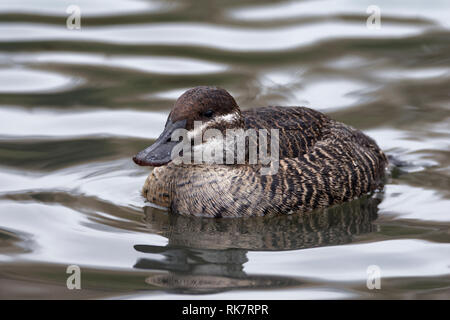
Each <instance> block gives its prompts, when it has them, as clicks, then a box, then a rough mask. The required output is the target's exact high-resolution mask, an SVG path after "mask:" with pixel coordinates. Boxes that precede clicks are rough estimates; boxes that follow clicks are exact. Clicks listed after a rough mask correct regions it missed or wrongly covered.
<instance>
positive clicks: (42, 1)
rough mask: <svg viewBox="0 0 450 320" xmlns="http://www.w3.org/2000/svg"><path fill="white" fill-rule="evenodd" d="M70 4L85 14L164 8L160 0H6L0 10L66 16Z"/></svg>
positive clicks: (133, 11)
mask: <svg viewBox="0 0 450 320" xmlns="http://www.w3.org/2000/svg"><path fill="white" fill-rule="evenodd" d="M70 5H76V6H79V7H80V9H81V14H82V15H86V16H93V15H95V16H99V15H110V14H125V13H140V12H143V11H155V10H162V9H163V8H164V6H163V3H162V2H160V1H155V0H153V1H151V0H145V1H141V0H114V1H110V0H39V1H36V0H7V1H2V2H1V3H0V12H23V13H31V14H36V13H40V14H48V15H57V16H68V14H67V13H66V9H67V7H69V6H70Z"/></svg>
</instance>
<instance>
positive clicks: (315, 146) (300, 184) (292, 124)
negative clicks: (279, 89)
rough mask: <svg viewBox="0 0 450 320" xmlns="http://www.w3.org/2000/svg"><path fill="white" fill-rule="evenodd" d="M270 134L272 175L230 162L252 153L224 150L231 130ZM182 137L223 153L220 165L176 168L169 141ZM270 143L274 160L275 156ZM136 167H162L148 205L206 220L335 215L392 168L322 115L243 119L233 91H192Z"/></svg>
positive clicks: (286, 113)
mask: <svg viewBox="0 0 450 320" xmlns="http://www.w3.org/2000/svg"><path fill="white" fill-rule="evenodd" d="M196 121H201V122H202V125H201V126H200V127H194V125H195V122H196ZM272 129H276V130H277V131H275V132H278V134H279V139H275V140H276V141H277V142H279V143H278V145H279V148H277V147H276V146H275V144H274V148H275V149H276V151H278V155H279V161H278V157H277V156H276V158H277V159H275V161H274V162H275V163H276V169H275V170H274V172H271V173H274V174H270V175H266V174H267V172H266V173H263V171H264V172H265V169H267V168H265V167H264V166H263V165H262V164H263V163H262V162H264V161H262V162H261V161H259V162H251V161H250V160H248V159H247V158H246V159H245V160H244V159H242V158H241V161H240V162H239V161H236V158H235V159H234V161H232V160H233V159H232V157H233V155H231V156H230V157H229V156H228V155H229V154H230V153H231V152H232V153H233V154H234V150H236V149H237V150H238V152H239V150H240V151H241V152H243V149H245V152H249V150H248V148H247V147H245V145H244V146H240V145H238V144H237V142H235V141H238V140H242V139H237V140H234V139H233V140H231V139H228V142H229V143H228V144H227V143H225V141H226V140H227V139H223V137H224V136H226V137H227V138H228V136H227V135H228V134H229V132H230V130H233V132H241V133H242V134H241V138H243V139H245V136H244V134H243V132H244V130H255V131H258V132H259V130H267V131H269V132H270V131H271V130H272ZM180 130H186V131H187V135H186V137H190V138H192V140H191V142H192V141H194V142H195V141H196V140H198V141H199V143H198V144H196V145H195V146H194V148H193V150H194V153H198V152H201V153H202V154H203V155H204V154H205V152H206V154H211V152H210V151H212V153H214V154H215V153H216V152H217V155H216V154H215V155H214V159H215V160H214V161H213V162H214V163H213V164H211V163H207V162H205V161H200V164H185V163H184V164H175V163H174V161H172V160H173V157H172V153H173V152H174V150H177V148H178V147H179V143H178V142H177V141H172V139H171V137H172V135H173V134H177V133H179V132H180ZM239 130H240V131H239ZM207 132H208V133H209V134H205V133H207ZM213 132H214V135H210V133H213ZM219 134H220V135H219ZM274 135H276V134H274ZM218 136H220V137H222V138H218ZM259 139H261V136H259ZM203 140H205V141H203ZM249 140H250V141H256V140H257V139H256V138H255V139H249ZM270 140H272V136H271V138H270ZM258 141H259V142H257V143H256V144H258V146H259V147H261V146H264V143H263V142H261V141H265V140H258ZM271 143H272V142H271ZM271 143H270V149H271V152H272V153H273V152H275V153H276V151H274V150H272V144H271ZM253 145H254V146H255V147H256V145H255V144H253ZM189 148H190V143H189ZM217 150H219V151H217ZM258 150H260V149H258ZM225 151H226V152H225ZM229 151H230V152H229ZM180 152H181V150H179V152H178V153H177V152H175V154H179V153H180ZM247 156H248V153H247ZM259 156H261V153H260V154H259ZM189 158H191V157H189ZM218 158H219V159H218ZM133 160H134V161H135V162H136V163H137V164H139V165H144V166H156V167H157V168H155V169H154V170H153V171H152V173H151V174H150V175H149V177H148V179H147V181H146V183H145V185H144V189H143V193H144V196H145V197H146V198H147V199H148V200H149V201H150V202H153V203H155V204H157V205H160V206H164V207H168V208H170V209H171V210H172V211H173V212H177V213H180V214H184V215H196V216H207V217H225V216H226V217H242V216H245V217H246V216H264V215H267V214H289V213H292V212H297V211H299V212H307V211H311V210H314V209H318V208H324V207H329V206H331V205H334V204H338V203H342V202H345V201H349V200H352V199H354V198H355V197H359V196H361V195H363V194H365V193H368V192H371V191H374V190H375V189H377V188H378V187H379V186H380V185H381V180H382V178H383V177H384V169H385V166H386V163H387V160H386V157H385V156H384V154H383V152H382V151H381V150H380V149H379V147H378V146H377V144H376V143H375V141H373V140H372V139H371V138H369V137H368V136H366V135H365V134H364V133H362V132H361V131H359V130H356V129H354V128H352V127H350V126H348V125H345V124H343V123H340V122H337V121H334V120H332V119H330V118H329V117H328V116H326V115H324V114H323V113H320V112H318V111H315V110H312V109H309V108H304V107H267V108H260V109H254V110H247V111H241V110H240V108H239V106H238V105H237V104H236V101H235V100H234V99H233V97H232V96H231V95H230V94H229V93H228V92H227V91H225V90H223V89H220V88H212V87H197V88H194V89H190V90H188V91H186V92H185V93H184V94H183V95H182V96H181V97H180V98H179V99H178V100H177V102H176V103H175V106H174V108H173V110H172V111H171V113H170V115H169V117H168V119H167V123H166V126H165V129H164V131H163V133H162V134H161V135H160V137H159V138H158V139H157V140H156V142H155V143H154V144H153V145H152V146H150V147H149V148H147V149H145V150H143V151H141V152H140V153H138V154H137V155H136V156H135V157H134V158H133ZM229 160H230V161H229ZM253 160H255V159H253ZM255 161H256V160H255ZM221 163H223V164H221ZM225 163H226V164H225ZM238 163H239V164H238ZM272 164H273V163H272Z"/></svg>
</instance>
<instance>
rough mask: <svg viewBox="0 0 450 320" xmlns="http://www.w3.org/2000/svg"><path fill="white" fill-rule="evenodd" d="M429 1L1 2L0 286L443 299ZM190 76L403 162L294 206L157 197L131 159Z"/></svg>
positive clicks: (444, 36) (437, 100) (436, 45)
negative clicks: (215, 206) (76, 13)
mask: <svg viewBox="0 0 450 320" xmlns="http://www.w3.org/2000/svg"><path fill="white" fill-rule="evenodd" d="M70 5H77V6H79V8H80V10H81V29H80V30H76V29H75V30H70V29H68V28H67V26H66V19H67V17H68V16H69V14H68V13H67V12H66V9H67V8H68V7H69V6H70ZM370 5H376V6H378V7H379V8H380V10H381V28H380V29H373V28H368V27H367V25H366V20H367V18H368V17H369V15H370V13H367V12H366V10H367V8H368V6H370ZM449 14H450V3H449V2H448V1H446V0H442V1H439V0H434V1H395V2H393V1H388V0H370V1H345V0H344V1H332V0H319V1H278V0H270V1H269V0H265V1H249V0H239V1H235V0H231V1H230V0H227V1H225V0H213V1H203V0H195V1H194V0H177V1H175V0H173V1H157V0H128V1H125V0H67V1H66V0H39V1H36V0H6V1H5V0H3V1H2V2H1V3H0V298H138V299H140V298H143V299H153V298H161V299H175V298H181V299H191V298H202V299H205V298H207V299H216V298H217V299H220V298H230V299H315V298H320V299H329V298H330V299H336V298H344V299H348V298H350V299H355V298H356V299H357V298H445V299H449V298H450V244H449V242H450V234H449V226H450V215H449V212H450V188H449V187H450V179H449V178H450V157H449V155H450V152H449V151H450V139H449V138H450V121H449V120H450V90H449V88H450V30H449V28H450V15H449ZM197 85H217V86H221V87H224V88H226V89H227V90H229V91H230V92H231V93H232V94H233V95H234V96H235V98H236V99H237V101H238V104H239V105H240V106H241V108H243V109H245V108H250V107H260V106H266V105H270V104H272V105H305V106H310V107H313V108H315V109H318V110H320V111H323V112H326V113H328V114H330V115H331V116H332V117H333V118H335V119H337V120H339V121H343V122H345V123H347V124H350V125H352V126H355V127H357V128H359V129H362V130H363V131H364V132H366V133H367V134H369V135H370V136H372V137H373V138H375V139H376V140H377V142H378V143H379V145H380V146H381V147H382V148H383V149H384V150H385V151H386V153H387V154H389V155H393V156H395V157H396V158H397V159H399V160H401V161H403V162H404V166H403V167H401V168H396V169H394V170H393V171H392V173H391V174H390V177H389V179H388V183H387V185H386V187H385V189H384V191H383V192H382V193H379V194H377V195H375V196H374V197H364V198H362V199H359V200H356V201H353V202H351V203H348V204H345V205H342V206H337V207H334V208H331V209H328V210H323V211H319V212H316V213H314V214H313V215H307V216H288V217H274V218H253V219H222V220H208V219H198V218H188V217H179V216H172V215H167V213H165V212H164V211H159V210H156V209H153V208H151V207H149V206H147V205H146V203H145V202H144V200H143V198H142V197H141V196H140V188H141V186H142V185H143V183H144V180H145V178H146V176H147V175H148V173H149V169H148V168H142V167H137V166H136V165H134V163H133V162H132V161H131V157H132V156H133V155H134V154H135V153H136V152H137V151H139V150H140V149H142V148H143V147H145V146H147V145H148V144H149V143H151V142H152V139H155V138H156V137H157V136H158V135H159V133H160V132H161V131H162V128H163V126H164V122H165V119H166V117H167V115H168V113H169V110H170V109H171V107H172V105H173V103H174V100H175V99H176V98H177V97H178V96H179V95H180V94H181V93H182V92H183V91H184V90H186V89H187V88H190V87H194V86H197ZM71 264H75V265H79V266H80V267H81V286H82V290H68V289H67V287H66V279H67V277H68V276H69V275H68V274H67V273H66V268H67V266H68V265H71ZM370 265H377V266H379V268H380V270H381V277H382V278H381V289H380V290H369V289H368V288H367V286H366V280H367V273H366V271H367V268H368V266H370Z"/></svg>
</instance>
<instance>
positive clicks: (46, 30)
mask: <svg viewBox="0 0 450 320" xmlns="http://www.w3.org/2000/svg"><path fill="white" fill-rule="evenodd" d="M421 30H422V28H420V27H417V26H403V25H388V26H385V27H383V28H382V29H381V30H376V31H377V32H373V30H370V29H367V28H366V26H365V24H355V23H347V24H342V23H334V22H329V23H322V24H313V25H304V26H303V25H302V26H292V27H284V28H270V29H261V28H242V27H240V28H238V27H228V26H216V25H211V24H199V23H155V24H136V25H122V26H120V27H117V26H111V27H89V28H87V27H86V28H83V29H82V31H81V32H72V31H71V30H67V29H66V28H65V26H59V27H56V26H49V25H44V24H16V23H14V24H12V23H11V24H5V23H3V24H0V41H2V42H4V41H9V42H16V41H36V40H41V41H45V40H65V41H74V40H78V41H80V40H85V41H96V42H100V43H105V42H106V43H121V44H140V45H144V44H153V45H191V46H208V47H214V48H220V49H226V50H230V51H240V50H241V51H242V50H246V51H262V50H265V51H274V50H283V49H290V48H295V47H300V46H308V45H312V44H314V43H317V42H319V41H323V40H327V39H340V38H342V39H343V38H361V37H362V38H399V37H405V36H412V35H417V34H420V32H421Z"/></svg>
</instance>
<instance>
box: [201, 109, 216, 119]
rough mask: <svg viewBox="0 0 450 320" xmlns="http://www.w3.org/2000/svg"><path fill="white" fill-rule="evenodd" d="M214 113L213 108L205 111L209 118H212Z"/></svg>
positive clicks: (204, 113)
mask: <svg viewBox="0 0 450 320" xmlns="http://www.w3.org/2000/svg"><path fill="white" fill-rule="evenodd" d="M213 114H214V111H212V110H211V109H209V110H206V111H205V112H203V115H204V116H205V117H207V118H211V117H212V116H213Z"/></svg>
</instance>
